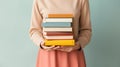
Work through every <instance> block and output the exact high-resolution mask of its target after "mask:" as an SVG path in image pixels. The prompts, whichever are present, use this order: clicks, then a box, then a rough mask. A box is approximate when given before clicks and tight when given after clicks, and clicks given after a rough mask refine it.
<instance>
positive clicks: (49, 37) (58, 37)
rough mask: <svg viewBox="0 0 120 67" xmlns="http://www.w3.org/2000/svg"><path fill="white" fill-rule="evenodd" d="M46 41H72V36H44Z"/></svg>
mask: <svg viewBox="0 0 120 67" xmlns="http://www.w3.org/2000/svg"><path fill="white" fill-rule="evenodd" d="M44 37H45V38H46V39H73V36H44Z"/></svg>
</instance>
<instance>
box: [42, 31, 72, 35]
mask: <svg viewBox="0 0 120 67" xmlns="http://www.w3.org/2000/svg"><path fill="white" fill-rule="evenodd" d="M43 34H44V35H46V36H68V35H73V33H72V32H44V33H43Z"/></svg>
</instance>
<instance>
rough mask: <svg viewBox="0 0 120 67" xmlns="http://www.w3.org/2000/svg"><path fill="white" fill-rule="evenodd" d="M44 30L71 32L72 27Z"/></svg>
mask: <svg viewBox="0 0 120 67" xmlns="http://www.w3.org/2000/svg"><path fill="white" fill-rule="evenodd" d="M43 31H45V32H47V31H48V32H49V31H58V32H71V31H72V28H44V27H43Z"/></svg>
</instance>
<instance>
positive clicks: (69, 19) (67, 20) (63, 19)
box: [43, 18, 72, 22]
mask: <svg viewBox="0 0 120 67" xmlns="http://www.w3.org/2000/svg"><path fill="white" fill-rule="evenodd" d="M43 22H72V18H46V19H44V20H43Z"/></svg>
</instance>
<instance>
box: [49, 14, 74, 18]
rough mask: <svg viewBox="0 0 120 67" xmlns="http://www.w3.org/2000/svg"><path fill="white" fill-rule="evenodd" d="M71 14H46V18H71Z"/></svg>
mask: <svg viewBox="0 0 120 67" xmlns="http://www.w3.org/2000/svg"><path fill="white" fill-rule="evenodd" d="M72 17H73V14H48V18H72Z"/></svg>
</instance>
